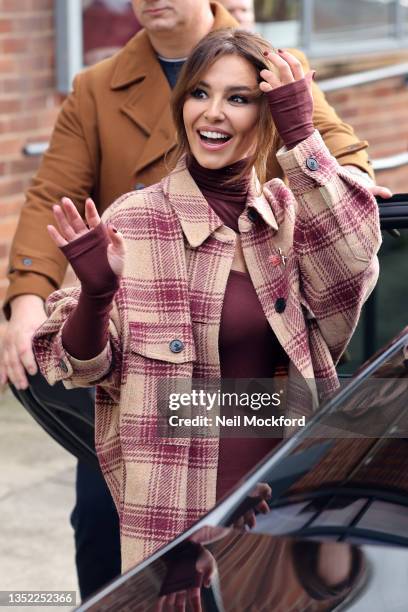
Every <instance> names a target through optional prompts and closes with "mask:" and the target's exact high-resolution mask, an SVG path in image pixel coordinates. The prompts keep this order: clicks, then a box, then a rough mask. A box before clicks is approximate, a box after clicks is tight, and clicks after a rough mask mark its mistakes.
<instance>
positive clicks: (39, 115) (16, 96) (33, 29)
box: [0, 0, 59, 302]
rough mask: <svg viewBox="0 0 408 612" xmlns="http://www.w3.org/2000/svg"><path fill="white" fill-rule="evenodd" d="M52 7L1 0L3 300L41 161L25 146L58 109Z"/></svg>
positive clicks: (44, 134)
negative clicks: (14, 241) (28, 192)
mask: <svg viewBox="0 0 408 612" xmlns="http://www.w3.org/2000/svg"><path fill="white" fill-rule="evenodd" d="M53 5H54V2H53V0H0V74H1V79H0V302H2V301H3V297H4V293H5V288H6V279H5V273H6V267H7V254H8V250H9V246H10V239H11V237H12V235H13V232H14V228H15V226H16V222H17V217H18V213H19V211H20V208H21V206H22V203H23V192H24V190H25V189H26V188H27V186H28V184H29V182H30V180H31V177H32V176H33V174H34V172H35V170H36V168H37V166H38V163H39V162H38V159H36V158H28V157H25V156H24V155H23V153H22V149H23V147H24V145H26V144H27V143H28V142H34V141H42V140H48V139H49V136H50V132H51V128H52V125H53V123H54V121H55V117H56V113H57V110H58V107H59V100H58V97H57V96H56V93H55V84H54V83H55V81H54V76H55V72H54V14H53Z"/></svg>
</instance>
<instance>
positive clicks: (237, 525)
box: [233, 482, 272, 529]
mask: <svg viewBox="0 0 408 612" xmlns="http://www.w3.org/2000/svg"><path fill="white" fill-rule="evenodd" d="M248 497H254V498H258V499H259V502H258V503H257V505H256V506H255V507H254V508H252V509H251V510H247V511H246V512H245V513H244V514H243V515H242V516H240V517H239V518H238V519H237V520H236V521H235V522H234V524H233V527H234V529H245V527H248V528H249V529H254V528H255V527H256V512H259V513H260V514H268V512H270V508H269V504H268V500H269V499H271V497H272V489H271V487H270V486H269V485H268V483H266V482H258V484H257V485H256V487H255V488H254V489H253V490H252V491H251V493H250V494H249V495H248ZM255 511H256V512H255Z"/></svg>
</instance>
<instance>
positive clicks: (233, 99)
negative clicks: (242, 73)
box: [230, 94, 249, 104]
mask: <svg viewBox="0 0 408 612" xmlns="http://www.w3.org/2000/svg"><path fill="white" fill-rule="evenodd" d="M230 101H231V102H235V103H236V104H248V102H249V100H248V98H245V96H239V95H238V94H236V95H234V96H231V97H230Z"/></svg>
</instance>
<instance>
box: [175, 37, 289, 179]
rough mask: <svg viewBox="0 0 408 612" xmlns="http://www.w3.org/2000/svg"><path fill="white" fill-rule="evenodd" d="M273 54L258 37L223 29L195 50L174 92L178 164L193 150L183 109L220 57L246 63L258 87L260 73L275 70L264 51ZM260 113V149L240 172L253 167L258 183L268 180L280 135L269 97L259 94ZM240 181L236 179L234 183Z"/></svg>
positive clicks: (265, 42) (204, 40)
mask: <svg viewBox="0 0 408 612" xmlns="http://www.w3.org/2000/svg"><path fill="white" fill-rule="evenodd" d="M266 50H268V51H273V47H272V46H271V45H270V44H269V43H268V42H267V41H266V40H264V39H263V38H261V37H260V36H258V35H257V34H253V33H251V32H247V31H245V30H236V29H231V28H228V29H223V30H216V31H215V32H210V34H208V35H207V36H205V37H204V38H203V39H202V40H201V41H200V42H199V43H198V45H197V46H196V47H195V48H194V49H193V51H192V52H191V54H190V56H189V57H188V59H187V61H186V62H185V64H184V66H183V68H182V71H181V73H180V76H179V79H178V81H177V85H176V87H175V88H174V91H173V95H172V99H171V107H172V113H173V119H174V123H175V126H176V130H177V142H178V144H177V149H176V151H175V153H174V157H173V156H172V158H173V159H176V160H178V159H179V158H180V157H181V156H182V155H184V154H187V155H190V154H191V151H190V146H189V143H188V140H187V134H186V130H185V127H184V120H183V107H184V103H185V101H186V100H187V98H188V96H189V95H190V93H191V92H192V91H194V89H195V88H196V87H197V85H198V83H199V82H200V81H201V80H202V77H203V75H204V73H205V72H207V70H208V69H209V68H210V67H211V66H212V65H213V64H214V63H215V62H216V61H217V60H218V59H220V58H221V57H225V56H227V55H235V56H238V57H242V58H243V59H245V60H247V61H248V62H249V63H250V64H251V65H252V66H253V67H254V68H255V70H256V72H257V74H258V83H260V82H261V81H262V78H261V77H260V76H259V72H260V71H261V70H263V69H264V68H267V69H269V70H275V68H274V67H273V66H272V65H271V64H270V63H269V62H268V60H267V59H266V58H265V56H264V55H263V52H264V51H266ZM259 96H260V112H259V123H258V133H257V145H256V150H255V153H254V154H253V155H251V156H250V157H249V158H248V162H247V164H246V165H245V167H244V168H243V170H242V172H240V175H239V176H242V175H244V174H246V173H247V172H248V170H249V169H250V168H251V167H252V166H253V165H254V166H255V169H256V171H257V174H258V177H259V180H260V181H261V183H264V182H265V181H266V180H267V163H268V157H269V155H270V153H271V151H272V150H274V148H275V140H276V139H277V132H276V130H275V127H274V124H273V120H272V116H271V113H270V111H269V108H268V103H267V99H266V96H264V95H263V94H262V92H261V90H259ZM236 178H237V177H234V180H235V179H236Z"/></svg>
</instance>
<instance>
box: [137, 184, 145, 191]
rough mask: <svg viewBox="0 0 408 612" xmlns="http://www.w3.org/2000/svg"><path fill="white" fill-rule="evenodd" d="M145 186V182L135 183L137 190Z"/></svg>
mask: <svg viewBox="0 0 408 612" xmlns="http://www.w3.org/2000/svg"><path fill="white" fill-rule="evenodd" d="M144 188H145V184H144V183H136V185H135V189H136V190H137V191H139V189H144Z"/></svg>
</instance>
